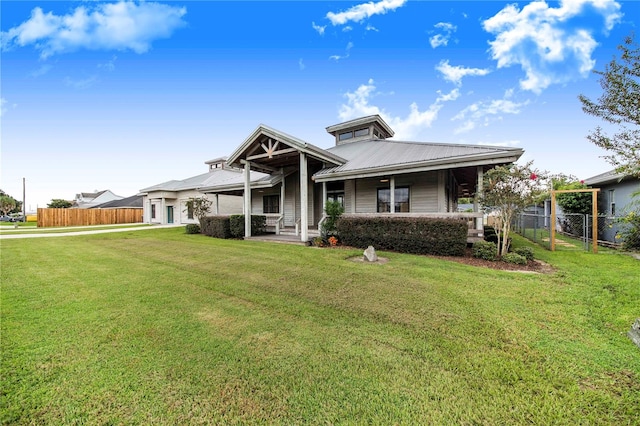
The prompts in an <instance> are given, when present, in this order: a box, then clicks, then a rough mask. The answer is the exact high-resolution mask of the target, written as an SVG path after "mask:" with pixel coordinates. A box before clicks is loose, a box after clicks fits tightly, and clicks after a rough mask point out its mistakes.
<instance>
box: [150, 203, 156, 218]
mask: <svg viewBox="0 0 640 426" xmlns="http://www.w3.org/2000/svg"><path fill="white" fill-rule="evenodd" d="M155 218H156V205H155V204H151V219H155Z"/></svg>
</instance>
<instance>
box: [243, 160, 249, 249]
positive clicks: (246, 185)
mask: <svg viewBox="0 0 640 426" xmlns="http://www.w3.org/2000/svg"><path fill="white" fill-rule="evenodd" d="M244 236H245V237H250V236H251V163H249V162H248V161H246V162H245V163H244Z"/></svg>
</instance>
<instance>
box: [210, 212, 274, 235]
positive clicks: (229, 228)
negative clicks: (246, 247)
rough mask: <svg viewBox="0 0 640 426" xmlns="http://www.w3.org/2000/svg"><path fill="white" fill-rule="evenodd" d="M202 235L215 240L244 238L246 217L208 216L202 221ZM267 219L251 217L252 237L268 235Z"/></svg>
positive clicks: (264, 217)
mask: <svg viewBox="0 0 640 426" xmlns="http://www.w3.org/2000/svg"><path fill="white" fill-rule="evenodd" d="M200 223H201V225H202V233H203V234H204V235H207V236H209V237H214V238H223V239H226V238H244V215H243V214H235V215H231V216H207V217H203V218H202V219H201V220H200ZM266 228H267V218H266V216H263V215H251V235H262V234H264V233H266Z"/></svg>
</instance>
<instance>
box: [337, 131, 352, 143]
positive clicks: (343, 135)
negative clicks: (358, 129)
mask: <svg viewBox="0 0 640 426" xmlns="http://www.w3.org/2000/svg"><path fill="white" fill-rule="evenodd" d="M351 138H353V132H345V133H340V135H339V136H338V140H341V141H344V140H347V139H351Z"/></svg>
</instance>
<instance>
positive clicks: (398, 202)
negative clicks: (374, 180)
mask: <svg viewBox="0 0 640 426" xmlns="http://www.w3.org/2000/svg"><path fill="white" fill-rule="evenodd" d="M394 196H395V200H394V203H395V206H394V207H395V208H394V212H395V213H408V212H409V187H408V186H403V187H396V189H395V191H394ZM390 211H391V190H390V189H389V188H380V189H378V213H389V212H390Z"/></svg>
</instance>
